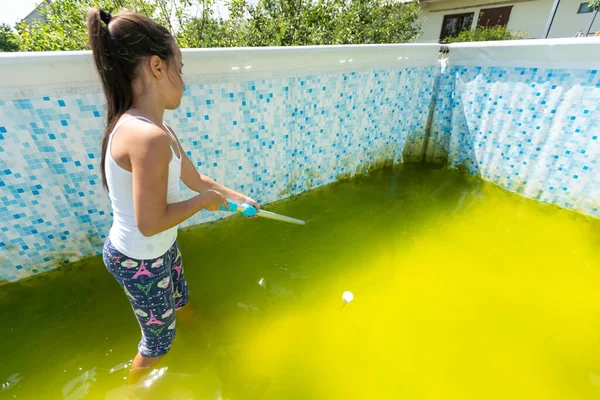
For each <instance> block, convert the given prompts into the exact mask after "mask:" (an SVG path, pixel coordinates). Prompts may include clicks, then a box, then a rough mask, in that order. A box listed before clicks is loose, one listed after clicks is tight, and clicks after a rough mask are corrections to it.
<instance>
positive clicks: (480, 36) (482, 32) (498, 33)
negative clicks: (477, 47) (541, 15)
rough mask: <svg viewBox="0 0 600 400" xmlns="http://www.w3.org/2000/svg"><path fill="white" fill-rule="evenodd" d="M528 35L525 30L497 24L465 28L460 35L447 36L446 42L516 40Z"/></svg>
mask: <svg viewBox="0 0 600 400" xmlns="http://www.w3.org/2000/svg"><path fill="white" fill-rule="evenodd" d="M525 36H527V33H525V32H511V31H509V30H508V29H506V28H505V27H502V26H495V27H492V28H482V27H480V28H477V29H475V30H464V31H462V32H460V33H459V34H458V35H456V36H453V37H449V38H446V39H445V40H444V43H458V42H488V41H494V40H515V39H522V38H524V37H525Z"/></svg>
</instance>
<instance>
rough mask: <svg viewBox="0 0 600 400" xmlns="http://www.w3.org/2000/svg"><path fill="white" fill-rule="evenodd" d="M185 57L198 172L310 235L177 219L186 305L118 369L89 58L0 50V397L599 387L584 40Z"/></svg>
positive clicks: (188, 131)
mask: <svg viewBox="0 0 600 400" xmlns="http://www.w3.org/2000/svg"><path fill="white" fill-rule="evenodd" d="M184 58H185V60H184V61H185V64H186V69H187V70H188V71H191V72H189V74H190V75H189V76H188V77H186V79H187V87H186V89H185V93H184V98H183V101H182V105H181V107H180V108H179V109H178V110H177V111H175V112H173V113H170V114H169V115H168V116H167V121H168V122H169V124H170V125H171V126H173V127H174V129H175V131H176V132H177V134H178V137H179V138H180V141H181V142H182V145H183V147H184V149H185V150H186V151H187V152H188V156H189V157H190V158H191V159H192V160H193V162H194V163H195V166H196V168H197V169H198V170H199V171H201V172H202V173H204V174H206V175H208V176H211V177H213V178H215V179H216V180H217V181H218V182H223V183H225V184H227V185H228V186H231V187H233V188H234V189H235V190H239V191H243V192H244V193H248V194H249V195H251V196H252V197H254V198H256V199H257V200H258V201H260V202H261V203H262V204H263V205H264V209H265V210H268V211H272V212H275V213H279V214H283V215H289V216H292V217H295V218H300V219H302V220H305V221H306V225H305V226H298V225H291V224H286V223H282V222H277V221H271V220H265V219H260V218H259V219H257V220H249V219H244V218H242V217H241V216H230V215H227V214H225V213H209V212H201V213H199V214H197V215H196V216H194V217H193V218H192V219H191V220H190V221H189V222H188V223H186V224H183V225H182V226H181V229H180V233H179V244H180V247H181V252H182V255H183V263H184V269H185V273H186V276H187V281H188V285H189V289H190V304H189V306H186V309H185V310H184V313H183V314H181V315H178V317H177V338H176V340H175V342H174V345H173V347H172V349H171V351H170V352H169V354H168V355H167V356H166V357H165V358H164V359H163V360H162V361H161V362H160V363H159V364H158V365H157V366H156V368H155V369H154V370H153V371H152V372H150V373H149V374H148V375H147V376H145V377H144V378H142V379H141V380H140V381H137V382H131V381H129V378H128V368H129V363H130V360H131V359H132V358H133V356H134V355H135V351H136V345H137V343H138V341H139V338H140V329H139V326H138V324H137V321H136V319H135V318H134V316H133V313H132V310H131V307H130V306H129V304H128V300H127V296H126V295H125V294H124V292H123V290H122V289H121V288H120V287H119V285H118V284H117V283H116V281H115V280H114V278H113V277H112V276H111V275H110V274H109V273H108V272H107V271H106V268H105V267H104V265H103V263H102V258H101V256H100V252H101V250H102V244H103V243H104V240H105V239H106V235H107V233H108V229H109V228H110V225H111V223H112V213H111V209H110V203H109V201H108V196H107V195H106V193H105V192H104V191H103V189H102V187H101V179H100V174H99V165H98V163H99V159H100V154H99V152H100V145H99V143H100V136H101V132H102V129H103V117H104V112H105V107H104V105H103V99H102V95H101V90H100V86H99V84H98V82H97V81H96V78H95V75H94V73H93V68H92V64H91V58H90V54H89V53H86V52H81V53H79V52H75V53H70V52H66V53H48V54H11V55H8V54H2V55H0V74H1V75H2V76H11V77H12V79H11V82H4V81H3V82H2V83H1V84H0V317H1V319H2V324H0V354H1V357H2V362H1V363H0V385H1V386H0V399H64V400H79V399H106V400H108V399H177V400H187V399H190V400H191V399H199V400H200V399H201V400H204V399H206V400H253V399H256V400H259V399H260V400H281V399H286V400H288V399H289V400H291V399H301V400H332V399H344V400H364V399H411V400H418V399H436V400H438V399H460V400H464V399H477V400H479V399H503V400H504V399H507V398H519V399H521V398H523V399H545V400H546V399H547V400H550V399H569V400H572V399H595V398H597V397H598V396H599V395H600V356H599V355H600V342H599V340H598V338H599V337H600V318H599V317H600V291H599V290H598V287H599V286H600V219H598V218H599V217H600V166H599V165H598V162H599V160H600V140H599V139H598V137H599V136H600V117H599V115H600V74H599V73H598V70H599V69H600V40H598V39H578V40H571V39H569V40H552V41H543V40H542V41H516V42H511V43H507V42H499V43H495V44H491V43H486V44H459V45H451V46H449V47H447V48H446V47H444V48H441V47H440V46H438V45H382V46H335V47H311V48H289V49H233V50H189V51H187V52H185V53H184ZM48 68H50V69H51V70H52V71H53V73H52V74H48V73H45V72H44V71H47V70H48ZM189 194H190V192H184V197H186V196H189ZM225 217H227V218H225Z"/></svg>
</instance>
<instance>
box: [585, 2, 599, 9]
mask: <svg viewBox="0 0 600 400" xmlns="http://www.w3.org/2000/svg"><path fill="white" fill-rule="evenodd" d="M588 8H589V9H590V10H594V11H600V0H593V1H590V2H589V4H588Z"/></svg>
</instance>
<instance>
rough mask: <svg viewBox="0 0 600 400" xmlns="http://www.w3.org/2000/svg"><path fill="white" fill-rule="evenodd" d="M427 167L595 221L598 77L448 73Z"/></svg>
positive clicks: (526, 71) (560, 72) (476, 70)
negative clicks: (463, 174)
mask: <svg viewBox="0 0 600 400" xmlns="http://www.w3.org/2000/svg"><path fill="white" fill-rule="evenodd" d="M434 115H435V118H434V121H433V124H432V129H431V136H430V141H429V145H428V149H427V150H428V154H427V159H428V160H430V161H440V160H443V159H444V158H445V157H447V158H448V162H449V164H450V165H451V166H452V167H459V166H461V167H463V168H465V169H466V170H468V171H469V172H470V173H471V174H474V175H478V176H480V177H482V178H483V179H485V180H488V181H491V182H493V183H495V184H497V185H499V186H501V187H503V188H505V189H507V190H510V191H513V192H516V193H519V194H522V195H524V196H526V197H530V198H534V199H537V200H540V201H543V202H547V203H553V204H557V205H559V206H561V207H564V208H568V209H572V210H577V211H580V212H583V213H586V214H589V215H592V216H595V217H600V165H599V164H598V163H599V160H600V139H599V137H600V73H598V71H596V70H565V69H543V68H518V67H514V68H499V67H481V66H468V67H463V66H454V67H452V68H449V69H448V70H447V71H446V73H445V74H444V76H442V77H441V78H440V85H439V91H438V96H437V100H436V108H435V113H434Z"/></svg>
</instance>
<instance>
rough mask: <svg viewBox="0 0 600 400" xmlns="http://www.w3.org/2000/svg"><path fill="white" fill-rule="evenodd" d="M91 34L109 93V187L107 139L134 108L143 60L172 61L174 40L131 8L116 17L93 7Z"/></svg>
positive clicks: (104, 143)
mask: <svg viewBox="0 0 600 400" xmlns="http://www.w3.org/2000/svg"><path fill="white" fill-rule="evenodd" d="M87 25H88V37H89V41H90V47H91V49H92V53H93V54H94V62H95V64H96V68H98V73H99V74H100V79H101V80H102V86H103V88H104V94H105V95H106V104H107V115H106V131H105V132H104V137H103V139H102V159H101V163H102V165H101V171H102V183H103V185H104V188H105V189H106V190H108V184H107V182H106V171H105V168H104V161H105V159H106V151H107V147H108V138H109V136H110V133H111V131H112V130H113V129H114V126H115V125H116V123H117V121H118V120H119V118H121V116H122V115H123V114H124V113H125V111H127V109H128V108H130V107H131V103H132V101H133V89H132V82H133V80H134V79H135V78H136V77H137V74H138V67H139V65H140V62H141V61H142V60H143V59H144V58H146V57H150V56H159V57H160V58H161V59H163V60H165V61H167V62H168V61H169V60H170V59H171V57H172V56H173V55H174V43H175V41H174V39H173V36H172V35H171V34H170V33H169V31H168V30H167V29H166V28H164V27H163V26H161V25H160V24H158V23H156V22H154V21H152V20H151V19H150V18H148V17H146V16H144V15H141V14H137V13H134V12H130V11H121V12H119V13H118V14H115V15H114V16H111V15H110V13H108V12H106V11H103V10H100V9H99V8H92V9H91V10H90V12H89V14H88V17H87Z"/></svg>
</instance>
